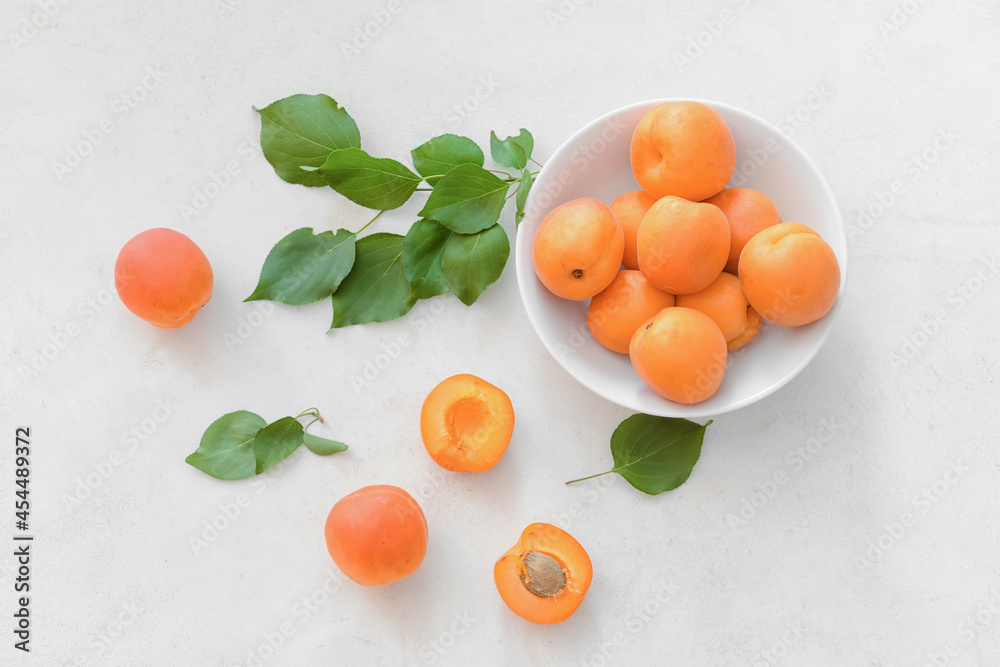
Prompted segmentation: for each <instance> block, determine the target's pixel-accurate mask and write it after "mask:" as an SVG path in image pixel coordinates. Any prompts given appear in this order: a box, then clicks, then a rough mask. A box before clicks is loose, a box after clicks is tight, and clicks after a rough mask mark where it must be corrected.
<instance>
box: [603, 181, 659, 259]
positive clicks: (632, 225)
mask: <svg viewBox="0 0 1000 667" xmlns="http://www.w3.org/2000/svg"><path fill="white" fill-rule="evenodd" d="M655 203H656V200H655V199H653V198H652V197H650V196H649V195H648V194H646V193H645V192H643V191H642V190H633V191H632V192H626V193H625V194H623V195H621V196H620V197H618V198H617V199H615V200H614V201H613V202H611V204H610V206H609V208H611V212H612V213H614V214H615V218H617V220H618V222H619V223H620V224H621V226H622V232H623V233H624V235H625V252H624V253H623V254H622V264H623V265H624V266H625V268H626V269H638V268H639V257H638V247H637V245H636V238H637V236H638V234H639V223H641V222H642V218H643V217H644V216H645V215H646V212H647V211H649V207H650V206H652V205H653V204H655Z"/></svg>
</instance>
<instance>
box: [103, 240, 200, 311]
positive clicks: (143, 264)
mask: <svg viewBox="0 0 1000 667" xmlns="http://www.w3.org/2000/svg"><path fill="white" fill-rule="evenodd" d="M212 285H213V276H212V266H211V265H210V264H209V263H208V258H207V257H205V253H203V252H202V251H201V248H199V247H198V246H197V245H196V244H195V242H194V241H192V240H191V239H189V238H188V237H187V236H185V235H184V234H181V233H180V232H176V231H174V230H172V229H163V228H156V229H147V230H146V231H144V232H141V233H139V234H137V235H136V236H134V237H132V239H130V240H129V241H128V243H126V244H125V245H124V247H122V249H121V251H120V252H119V253H118V259H117V261H116V262H115V289H117V290H118V296H119V297H120V298H121V300H122V303H123V304H125V307H126V308H128V309H129V310H130V311H132V312H133V313H134V314H136V315H138V316H139V317H140V318H142V319H144V320H146V321H147V322H149V323H150V324H154V325H156V326H158V327H162V328H164V329H175V328H177V327H181V326H184V325H185V324H187V323H188V322H190V321H191V318H193V317H194V316H195V314H196V313H197V312H198V310H199V309H200V308H201V307H202V306H204V305H205V304H206V303H208V300H209V299H211V298H212Z"/></svg>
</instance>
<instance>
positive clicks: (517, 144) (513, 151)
mask: <svg viewBox="0 0 1000 667" xmlns="http://www.w3.org/2000/svg"><path fill="white" fill-rule="evenodd" d="M534 148H535V140H534V138H533V137H532V136H531V133H530V132H528V131H527V130H526V129H524V128H521V132H520V134H518V135H517V136H515V137H507V138H506V139H504V140H503V141H500V137H498V136H497V133H496V132H490V154H491V155H492V156H493V161H494V162H496V163H497V164H501V165H503V166H505V167H511V168H513V169H524V168H525V167H527V166H528V159H529V158H530V157H531V151H533V150H534Z"/></svg>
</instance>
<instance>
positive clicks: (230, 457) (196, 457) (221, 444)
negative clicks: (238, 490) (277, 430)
mask: <svg viewBox="0 0 1000 667" xmlns="http://www.w3.org/2000/svg"><path fill="white" fill-rule="evenodd" d="M266 424H267V422H266V421H264V418H263V417H261V416H260V415H256V414H254V413H252V412H247V411H246V410H239V411H237V412H230V413H229V414H227V415H223V416H221V417H219V418H218V419H216V420H215V421H214V422H212V424H211V425H210V426H209V427H208V428H207V429H205V433H204V435H202V436H201V444H200V445H199V446H198V449H196V450H195V451H194V453H193V454H191V455H189V456H188V457H187V458H186V459H184V460H185V461H186V462H187V463H189V464H190V465H193V466H194V467H195V468H197V469H198V470H201V471H202V472H203V473H205V474H207V475H211V476H212V477H215V478H216V479H244V478H246V477H251V476H252V475H253V474H254V473H255V472H256V470H257V460H256V457H255V456H254V450H253V443H254V438H255V437H256V435H257V432H258V431H260V430H261V429H262V428H264V426H265V425H266Z"/></svg>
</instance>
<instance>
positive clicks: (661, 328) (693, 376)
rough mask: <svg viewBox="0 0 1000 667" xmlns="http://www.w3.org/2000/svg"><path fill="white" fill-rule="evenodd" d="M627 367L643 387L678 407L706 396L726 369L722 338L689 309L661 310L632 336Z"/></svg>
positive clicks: (704, 318)
mask: <svg viewBox="0 0 1000 667" xmlns="http://www.w3.org/2000/svg"><path fill="white" fill-rule="evenodd" d="M629 357H631V359H632V367H633V368H635V372H636V373H637V374H638V375H639V377H640V378H641V379H642V381H643V382H644V383H646V386H648V387H649V388H650V389H652V390H653V391H655V392H656V393H657V394H659V395H660V396H663V397H664V398H666V399H669V400H671V401H676V402H678V403H698V402H700V401H704V400H705V399H707V398H710V397H711V396H712V394H714V393H715V392H716V390H717V389H718V388H719V385H720V384H721V383H722V376H723V374H724V373H725V371H726V338H725V336H723V335H722V330H721V329H719V325H717V324H716V323H715V322H714V321H712V318H711V317H709V316H708V315H706V314H705V313H703V312H701V311H698V310H694V309H693V308H680V307H676V306H675V307H674V308H664V309H663V310H661V311H660V312H659V313H657V314H656V315H654V316H653V317H651V318H650V319H649V320H648V321H647V322H646V323H645V324H643V325H641V326H640V327H639V330H638V331H636V332H635V335H634V336H632V343H631V345H629Z"/></svg>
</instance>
